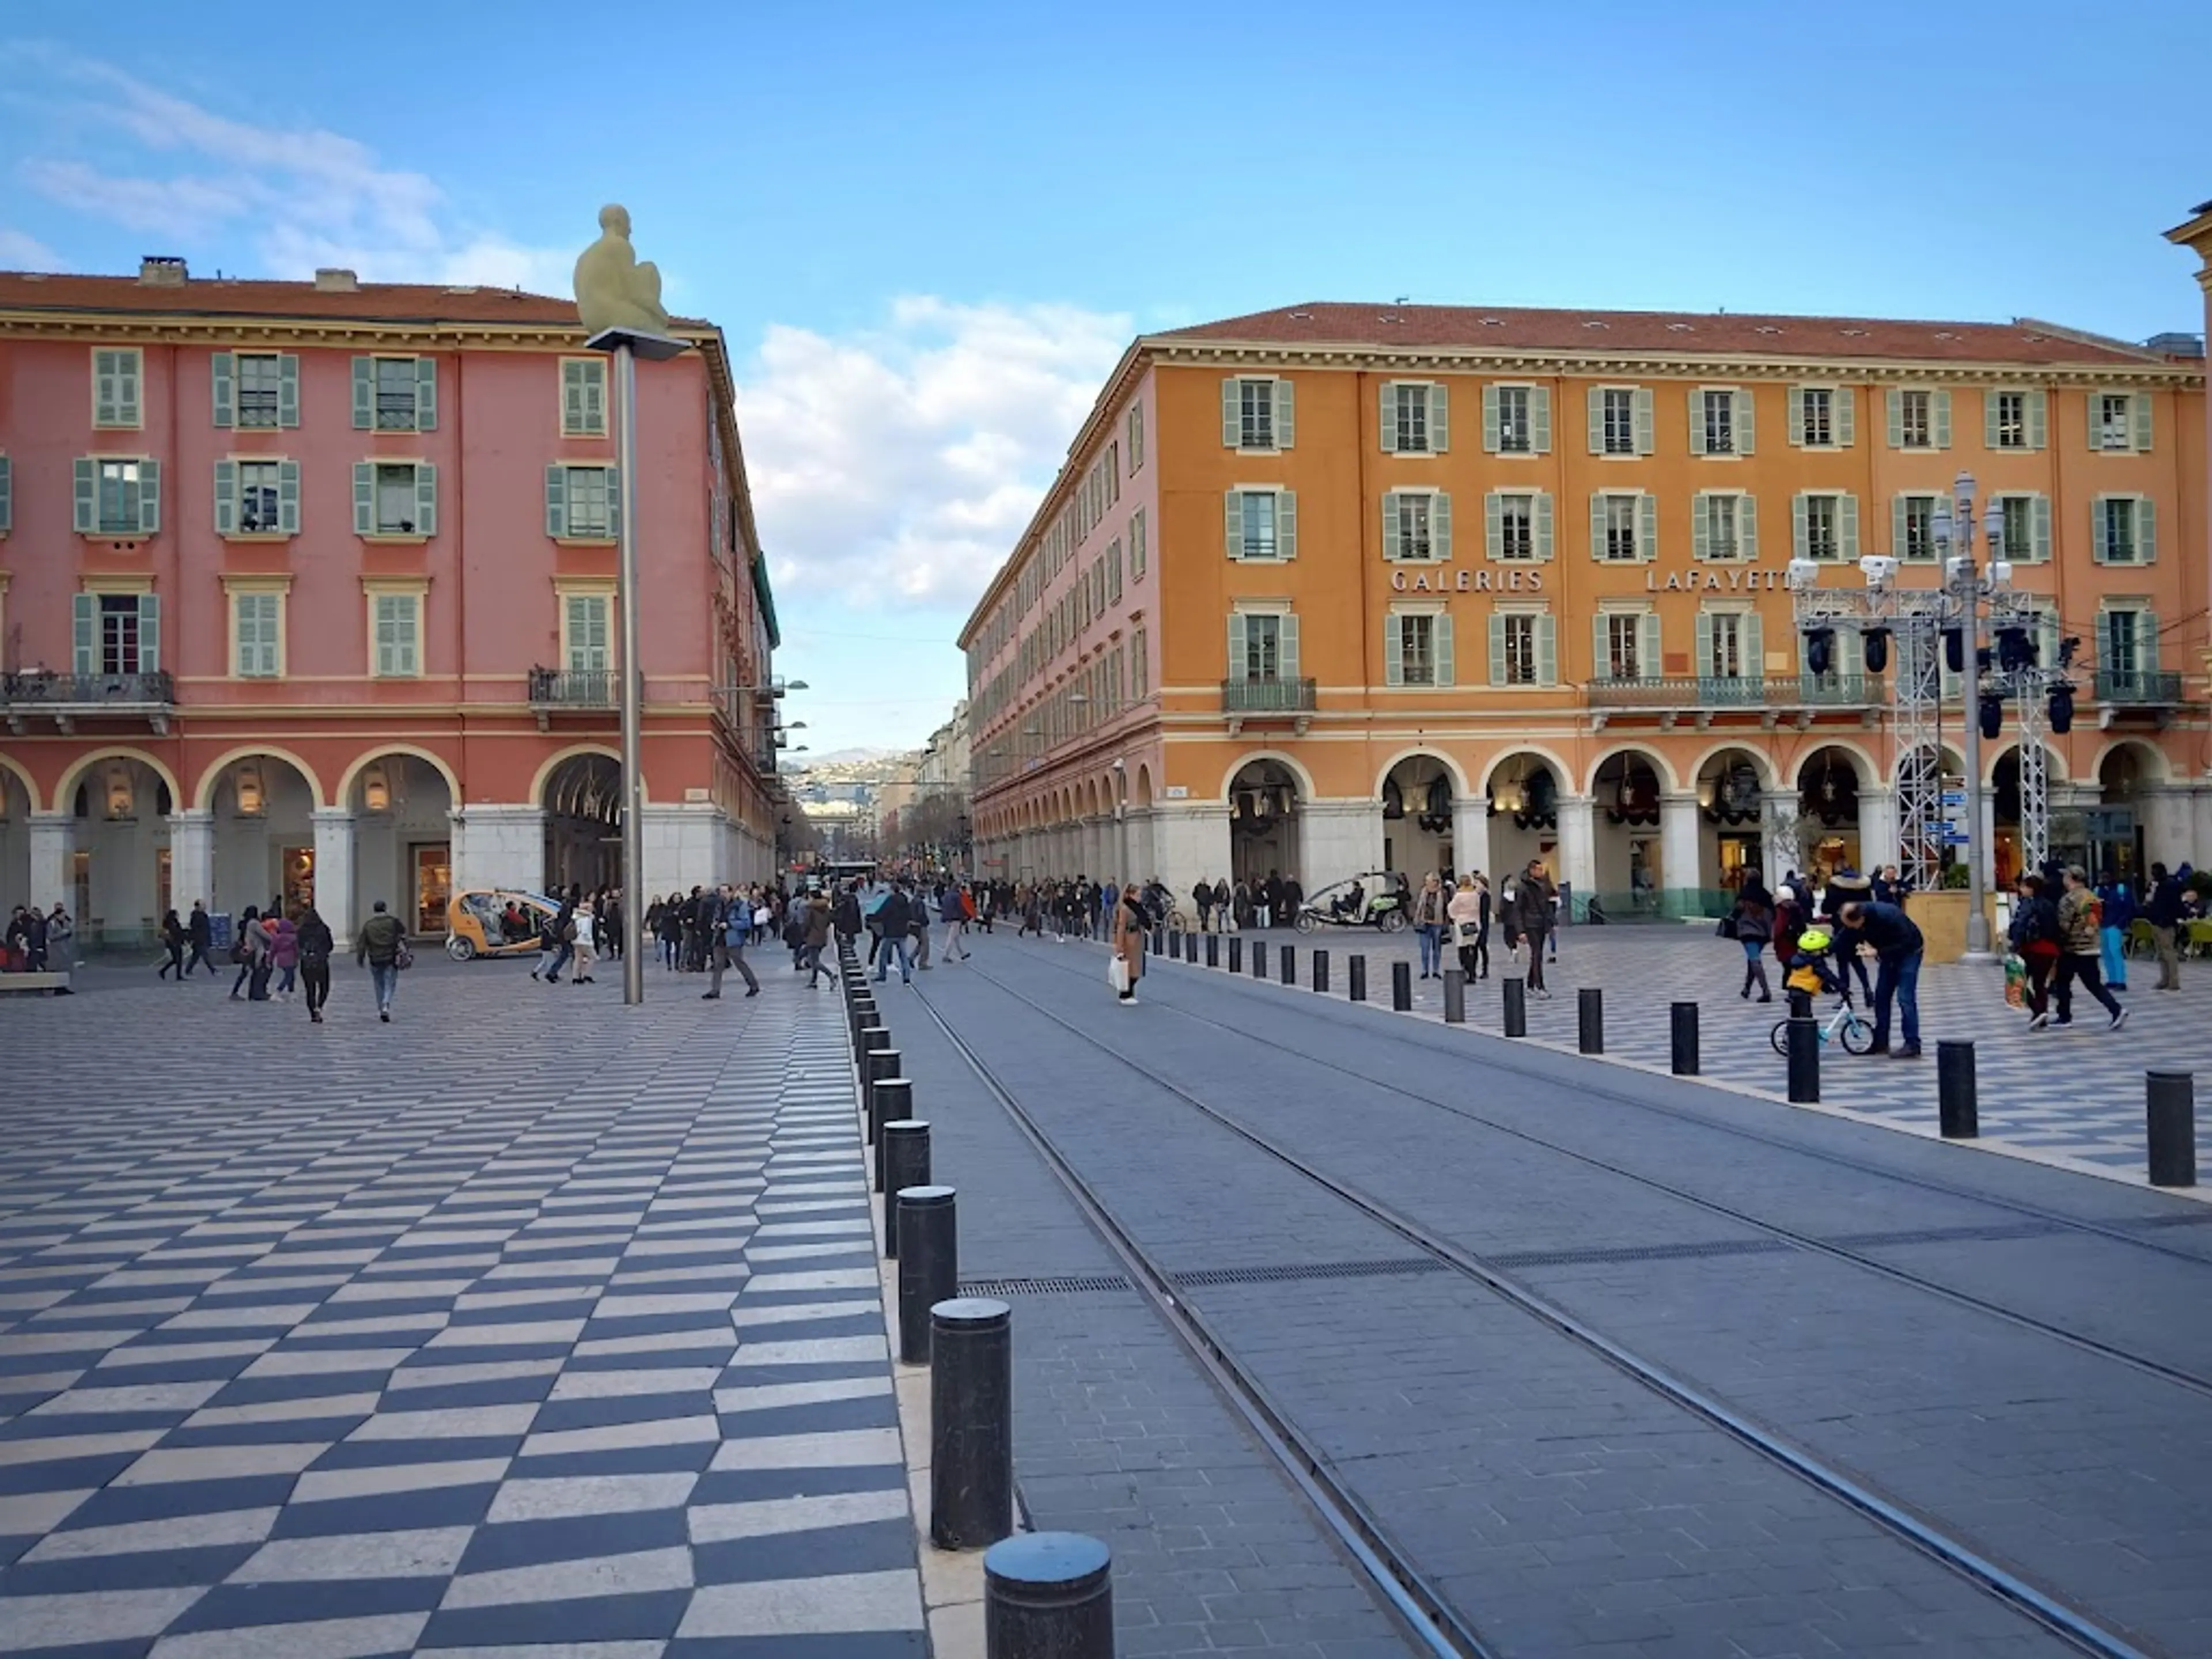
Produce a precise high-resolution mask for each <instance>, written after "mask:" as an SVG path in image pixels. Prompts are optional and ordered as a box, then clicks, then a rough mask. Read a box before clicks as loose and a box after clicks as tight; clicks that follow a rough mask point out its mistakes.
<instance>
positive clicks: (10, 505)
mask: <svg viewBox="0 0 2212 1659" xmlns="http://www.w3.org/2000/svg"><path fill="white" fill-rule="evenodd" d="M14 528H15V464H14V463H13V462H11V461H10V460H9V459H8V457H6V456H5V455H0V536H4V535H6V534H7V533H8V532H9V531H10V530H13V529H14Z"/></svg>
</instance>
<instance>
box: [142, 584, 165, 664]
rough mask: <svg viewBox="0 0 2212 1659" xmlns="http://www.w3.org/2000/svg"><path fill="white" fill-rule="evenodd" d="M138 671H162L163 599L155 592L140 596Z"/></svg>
mask: <svg viewBox="0 0 2212 1659" xmlns="http://www.w3.org/2000/svg"><path fill="white" fill-rule="evenodd" d="M138 671H139V672H140V673H142V674H158V673H160V672H161V599H160V597H159V596H158V595H156V594H153V593H141V594H140V595H139V596H138Z"/></svg>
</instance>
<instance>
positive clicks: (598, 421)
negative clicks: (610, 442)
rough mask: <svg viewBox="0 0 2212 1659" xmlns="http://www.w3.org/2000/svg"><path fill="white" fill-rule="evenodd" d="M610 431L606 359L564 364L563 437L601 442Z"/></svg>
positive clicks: (579, 359)
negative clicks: (600, 439) (596, 439)
mask: <svg viewBox="0 0 2212 1659" xmlns="http://www.w3.org/2000/svg"><path fill="white" fill-rule="evenodd" d="M606 430H607V364H606V360H605V358H604V357H563V358H562V360H561V435H562V437H564V438H600V437H605V435H606Z"/></svg>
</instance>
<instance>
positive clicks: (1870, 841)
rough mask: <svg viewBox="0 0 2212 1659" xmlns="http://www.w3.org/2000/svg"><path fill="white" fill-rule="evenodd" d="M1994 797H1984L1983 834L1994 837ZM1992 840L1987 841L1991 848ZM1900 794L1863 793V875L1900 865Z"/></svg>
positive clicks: (1887, 791)
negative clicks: (1898, 804) (1898, 822)
mask: <svg viewBox="0 0 2212 1659" xmlns="http://www.w3.org/2000/svg"><path fill="white" fill-rule="evenodd" d="M1982 806H1983V811H1982V834H1983V835H1984V836H1992V837H1993V836H1995V834H1996V796H1995V795H1994V794H1985V795H1984V796H1983V797H1982ZM1982 845H1983V846H1984V847H1987V846H1989V845H1990V841H1988V840H1984V842H1983V843H1982ZM1901 862H1902V860H1901V859H1900V857H1899V842H1898V829H1897V791H1896V790H1894V789H1883V788H1875V787H1869V788H1865V789H1862V790H1860V791H1859V870H1860V872H1861V873H1862V874H1863V873H1864V872H1867V871H1869V870H1879V869H1880V868H1881V866H1883V865H1885V864H1899V863H1901Z"/></svg>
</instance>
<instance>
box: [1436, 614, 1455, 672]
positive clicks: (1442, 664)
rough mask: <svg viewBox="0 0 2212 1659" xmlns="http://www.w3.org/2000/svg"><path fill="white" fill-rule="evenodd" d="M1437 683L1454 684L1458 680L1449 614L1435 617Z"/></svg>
mask: <svg viewBox="0 0 2212 1659" xmlns="http://www.w3.org/2000/svg"><path fill="white" fill-rule="evenodd" d="M1436 659H1437V684H1438V685H1455V684H1458V682H1459V662H1458V659H1457V657H1456V656H1455V653H1454V651H1453V648H1452V619H1451V617H1449V615H1444V616H1439V617H1437V630H1436Z"/></svg>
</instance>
